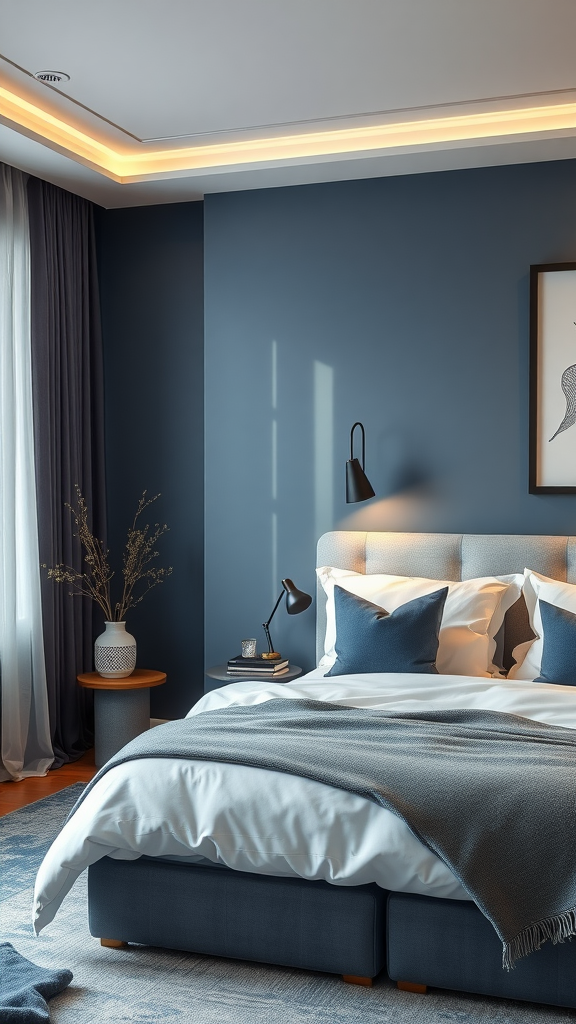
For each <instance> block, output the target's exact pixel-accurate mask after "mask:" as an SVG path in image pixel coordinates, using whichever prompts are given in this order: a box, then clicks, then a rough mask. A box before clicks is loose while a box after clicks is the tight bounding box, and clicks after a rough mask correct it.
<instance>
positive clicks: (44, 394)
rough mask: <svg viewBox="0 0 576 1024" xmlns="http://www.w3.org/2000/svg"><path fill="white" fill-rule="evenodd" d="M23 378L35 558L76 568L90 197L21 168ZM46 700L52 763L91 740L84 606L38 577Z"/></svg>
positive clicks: (89, 303)
mask: <svg viewBox="0 0 576 1024" xmlns="http://www.w3.org/2000/svg"><path fill="white" fill-rule="evenodd" d="M28 203H29V219H30V242H31V285H32V293H31V294H32V384H33V397H34V428H35V448H36V487H37V500H38V522H39V544H40V561H41V562H42V563H46V564H47V565H54V564H56V563H57V562H66V563H68V564H70V565H74V566H76V567H77V568H80V566H81V565H82V552H81V549H80V544H79V541H78V538H77V537H75V536H74V524H73V521H72V518H71V516H70V514H69V512H68V511H67V510H66V508H65V502H71V503H73V502H74V499H75V486H76V484H77V485H78V486H79V488H80V490H81V491H82V494H83V495H84V497H85V498H86V502H87V504H88V508H89V509H90V510H91V511H92V529H93V532H94V533H95V535H96V536H98V537H100V538H101V539H103V540H105V528H106V519H105V479H104V400H103V374H102V341H101V332H100V311H99V297H98V280H97V270H96V252H95V239H94V224H93V211H92V206H91V204H90V203H89V202H87V201H86V200H84V199H80V198H79V197H78V196H75V195H72V194H71V193H69V192H65V191H64V190H63V189H60V188H57V187H56V186H54V185H50V184H48V183H47V182H44V181H40V180H39V179H37V178H30V180H29V182H28ZM42 610H43V622H44V650H45V660H46V676H47V688H48V702H49V709H50V722H51V735H52V744H53V747H54V753H55V758H56V760H55V767H57V766H58V765H60V764H63V763H65V762H66V761H70V760H74V759H75V758H77V757H79V756H80V755H81V754H82V753H83V751H84V750H86V749H87V748H88V747H89V746H91V744H92V715H91V698H92V694H91V692H90V691H87V690H85V689H83V688H80V687H79V686H78V685H77V683H76V675H77V674H78V673H79V672H83V671H84V672H86V671H89V670H90V669H91V668H92V661H93V653H92V642H93V622H92V616H93V606H92V602H91V601H89V600H87V599H83V598H80V597H74V598H73V597H70V595H69V592H68V588H67V587H66V586H65V585H59V584H55V583H53V582H52V581H51V580H48V579H46V577H45V575H44V578H43V579H42Z"/></svg>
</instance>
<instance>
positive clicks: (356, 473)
mask: <svg viewBox="0 0 576 1024" xmlns="http://www.w3.org/2000/svg"><path fill="white" fill-rule="evenodd" d="M356 427H360V430H361V431H362V465H360V463H359V462H358V459H355V458H354V431H355V430H356ZM365 465H366V435H365V433H364V427H363V426H362V424H361V423H355V424H354V426H353V427H352V430H351V431H350V458H349V459H348V462H347V463H346V502H347V503H348V504H350V503H351V502H353V501H367V499H368V498H373V497H374V489H373V487H372V484H371V483H370V481H369V479H368V477H367V476H366V473H365V472H364V466H365Z"/></svg>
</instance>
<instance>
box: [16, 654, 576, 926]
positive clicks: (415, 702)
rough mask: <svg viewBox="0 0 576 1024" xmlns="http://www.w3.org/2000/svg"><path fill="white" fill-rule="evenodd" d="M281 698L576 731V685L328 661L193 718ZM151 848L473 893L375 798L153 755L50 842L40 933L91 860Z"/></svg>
mask: <svg viewBox="0 0 576 1024" xmlns="http://www.w3.org/2000/svg"><path fill="white" fill-rule="evenodd" d="M275 697H280V698H283V699H299V698H312V699H314V700H323V701H332V702H334V703H337V704H342V705H347V706H352V707H368V708H382V709H386V710H390V711H402V710H406V711H417V710H425V709H430V708H485V709H488V710H493V711H505V712H508V713H511V714H517V715H522V716H524V717H526V718H532V719H535V720H537V721H541V722H548V723H550V724H552V725H561V726H565V727H568V728H572V729H573V728H576V687H574V688H572V687H567V686H554V685H550V684H546V683H533V682H524V681H520V680H514V681H506V680H495V679H486V678H475V677H469V676H440V675H439V676H430V675H413V674H410V675H405V674H396V673H382V674H367V675H354V676H338V677H337V678H334V679H333V678H329V679H326V678H324V677H323V676H322V674H321V673H319V672H318V670H316V671H315V672H311V673H309V674H308V675H307V676H303V677H302V678H301V679H299V680H297V681H295V682H293V683H288V684H286V683H263V682H262V681H258V682H249V681H243V682H237V683H232V684H229V685H227V686H224V687H222V688H221V689H218V690H213V691H212V692H211V693H208V694H206V696H205V697H203V698H202V700H200V701H199V702H198V704H196V705H195V706H194V708H193V709H192V710H191V711H190V713H189V716H191V715H197V714H202V713H203V712H204V711H209V710H213V709H216V708H221V707H229V706H230V705H236V704H258V703H261V702H263V701H266V700H270V699H272V698H275ZM189 716H188V717H189ZM142 855H146V856H150V857H179V858H182V857H185V858H190V860H191V861H192V862H193V861H195V860H196V861H198V860H203V861H205V860H208V861H211V862H212V863H216V864H222V865H225V866H227V867H230V868H235V869H236V870H240V871H249V872H261V873H263V874H268V875H283V876H299V877H301V878H308V879H325V880H326V881H328V882H331V883H333V884H335V885H361V884H364V883H366V882H376V883H377V884H378V885H380V886H382V887H383V888H385V889H392V890H395V891H398V892H415V893H423V894H425V895H428V896H439V897H448V898H450V899H468V898H469V897H468V894H467V893H466V891H465V890H464V889H463V888H462V886H461V884H460V882H458V880H457V879H456V878H455V877H454V875H453V874H452V872H451V871H450V870H449V868H447V867H446V865H445V864H444V863H443V862H442V861H441V860H440V859H439V858H438V857H436V856H435V855H434V854H433V853H431V852H430V851H429V850H427V849H426V848H425V847H424V846H423V845H422V844H421V843H420V842H419V841H418V840H417V839H416V838H415V837H414V836H413V835H412V833H411V832H410V830H409V829H408V827H407V826H406V825H405V824H404V822H403V821H401V820H400V819H399V818H397V817H396V816H395V815H394V814H393V813H392V812H390V811H388V810H385V809H384V808H381V807H378V806H377V805H376V804H374V803H372V802H371V801H369V800H364V799H363V798H361V797H358V796H355V795H354V794H352V793H346V792H344V791H343V790H338V789H333V788H332V787H331V786H326V785H323V784H322V783H318V782H313V781H312V780H310V779H304V778H300V777H298V776H295V775H287V774H284V773H281V772H272V771H264V770H262V769H259V768H251V767H247V766H241V765H228V764H222V763H217V762H209V761H188V760H182V759H180V758H178V759H168V758H167V759H154V760H152V759H143V760H139V761H131V762H129V763H127V764H123V765H119V766H118V767H116V768H113V769H111V770H110V771H109V772H108V773H107V774H106V775H105V776H104V777H103V778H102V780H101V781H100V782H99V783H98V784H97V786H95V787H94V789H93V790H92V792H91V793H90V794H89V796H88V797H87V798H86V800H85V801H84V802H83V804H82V805H81V806H80V808H79V809H78V811H77V812H76V814H75V815H74V816H73V817H72V819H71V820H70V821H69V822H68V823H67V824H66V825H65V826H64V828H63V829H62V831H61V833H60V835H59V836H58V838H57V839H56V840H55V842H54V843H53V844H52V846H51V847H50V850H49V851H48V853H47V854H46V857H45V858H44V861H43V863H42V865H41V867H40V870H39V872H38V876H37V879H36V889H35V896H34V912H33V916H34V928H35V930H36V932H37V933H38V932H40V931H41V930H42V928H44V927H45V926H46V925H47V924H49V922H50V921H51V920H52V919H53V917H54V915H55V914H56V912H57V910H58V907H59V906H60V904H61V903H62V900H63V899H64V897H65V895H66V893H67V892H68V891H69V890H70V888H71V887H72V885H73V884H74V882H75V880H76V878H77V877H78V876H79V875H80V874H81V872H82V871H84V870H85V868H87V867H88V866H89V865H90V864H94V863H95V862H96V861H97V860H99V859H100V858H101V857H105V856H109V857H113V858H116V859H118V860H136V859H137V858H138V857H140V856H142Z"/></svg>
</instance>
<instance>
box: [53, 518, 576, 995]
mask: <svg viewBox="0 0 576 1024" xmlns="http://www.w3.org/2000/svg"><path fill="white" fill-rule="evenodd" d="M317 565H318V566H334V567H338V568H339V569H340V570H351V571H353V572H355V573H359V574H366V575H368V576H370V575H374V574H394V575H398V576H406V577H415V576H418V577H427V578H429V579H432V580H454V581H459V580H471V579H475V578H479V577H487V576H502V574H519V573H520V574H521V573H523V571H524V568H525V566H530V567H531V568H533V569H534V570H535V571H536V572H537V573H541V574H543V575H544V576H546V577H550V578H552V579H557V580H568V582H571V583H576V539H574V538H566V537H521V536H471V535H456V534H385V533H357V532H335V533H329V534H326V535H325V536H324V537H322V538H321V539H320V541H319V544H318V557H317ZM531 636H533V634H532V633H531V631H530V626H529V621H528V612H527V609H526V606H525V603H524V601H523V600H522V599H521V600H518V601H516V602H515V603H514V604H513V605H512V606H511V607H510V608H509V610H507V611H506V614H505V618H504V622H503V625H502V628H501V629H499V630H498V635H497V637H496V640H495V643H494V647H495V649H496V648H497V650H495V651H494V652H493V654H494V656H495V657H499V658H501V659H502V662H503V664H504V665H505V666H506V667H508V666H510V664H511V652H512V649H513V648H515V647H516V646H517V645H518V644H521V643H522V642H524V641H528V640H529V639H530V638H531ZM325 637H326V594H325V590H324V588H323V586H322V585H321V584H320V583H319V588H318V604H317V638H318V660H319V662H321V659H322V657H323V655H325ZM310 697H312V698H313V699H314V700H319V701H327V702H332V703H334V704H338V705H341V706H349V707H365V708H382V709H391V710H393V711H394V710H398V709H403V708H406V707H410V708H411V709H415V708H416V709H418V708H421V707H430V706H434V707H439V708H464V709H469V708H472V709H474V708H482V709H488V710H492V711H496V712H504V713H512V714H516V715H521V716H525V717H526V718H529V719H534V720H536V721H539V722H547V723H549V724H551V725H560V726H567V727H568V728H570V729H573V728H576V691H575V690H573V689H572V688H571V687H567V686H556V685H552V686H551V685H549V684H542V683H533V682H530V681H523V680H514V681H507V680H505V679H501V678H492V677H487V676H486V675H484V676H482V677H475V676H467V675H457V674H450V675H449V674H440V675H438V676H435V677H433V678H432V680H431V677H430V676H427V677H423V676H418V675H406V674H404V675H402V674H401V673H399V674H395V673H382V674H379V673H364V674H362V673H359V674H356V675H355V676H352V675H342V676H340V677H336V678H334V677H331V678H326V677H325V676H324V671H323V670H322V669H321V670H317V671H316V672H314V673H310V674H309V675H308V676H306V677H304V678H303V679H301V680H298V681H296V682H294V683H291V684H285V685H283V684H281V683H276V684H274V683H268V684H262V683H261V682H260V683H251V682H239V683H234V684H231V685H229V686H227V687H223V688H221V689H219V690H215V691H212V692H211V693H210V694H207V695H206V696H205V698H204V699H203V701H201V702H200V703H199V704H198V705H196V706H195V708H194V709H192V712H191V713H190V714H191V716H201V715H202V714H203V713H204V712H205V711H209V710H216V709H218V708H219V707H221V708H224V707H226V706H229V705H238V706H250V705H253V704H258V703H262V702H265V701H267V700H269V699H274V698H275V699H276V700H278V699H280V700H284V701H285V700H300V701H301V700H302V699H306V698H310ZM86 867H88V868H89V914H90V928H91V932H92V934H93V935H96V936H97V937H99V938H101V939H102V941H103V942H104V943H105V944H108V945H122V944H124V943H125V942H141V943H145V944H152V945H161V946H162V945H163V946H169V947H174V948H181V949H190V950H193V951H196V952H205V953H210V954H214V955H223V956H231V957H240V958H243V959H254V960H261V961H264V962H271V963H277V964H286V965H289V966H297V967H304V968H308V969H313V970H321V971H328V972H332V973H336V974H341V975H343V976H344V977H345V978H346V979H347V980H352V981H354V980H355V981H359V982H361V983H369V981H370V979H371V978H373V977H375V976H376V975H377V974H378V973H379V971H380V970H381V969H382V968H383V967H384V966H386V965H387V968H388V973H389V974H390V977H391V978H392V979H393V980H395V981H397V982H398V983H399V984H400V985H401V987H408V988H413V989H415V990H417V991H418V990H424V988H425V987H426V986H427V985H434V986H438V987H445V988H453V989H460V990H464V991H471V992H480V993H487V994H492V995H503V996H510V997H513V998H520V999H530V1000H535V1001H541V1002H548V1003H553V1004H556V1005H564V1006H576V983H575V982H574V981H573V980H572V978H573V976H574V973H575V972H574V969H575V968H576V946H574V945H572V944H571V943H562V944H558V945H552V944H551V943H548V944H546V945H544V946H543V947H542V948H541V949H539V950H538V951H537V952H535V953H533V954H532V955H531V956H530V957H529V958H528V959H527V960H521V961H519V963H518V965H517V966H516V968H515V970H514V971H510V972H506V971H503V970H502V966H501V948H500V943H499V942H498V939H497V937H496V935H495V934H494V933H493V930H492V928H491V926H490V925H489V924H488V922H487V921H486V918H485V917H484V916H483V915H482V914H481V913H480V911H479V910H478V909H477V908H476V907H475V906H474V904H473V903H471V902H470V898H469V894H468V892H467V891H466V890H465V889H464V888H463V887H462V885H461V883H460V882H459V880H458V879H457V878H456V877H455V876H454V874H453V873H452V872H451V871H450V870H449V868H448V867H447V865H446V864H445V863H443V862H442V860H441V859H440V858H438V857H436V856H435V855H434V854H432V853H431V852H430V850H428V849H425V847H424V846H422V845H421V844H420V843H419V842H418V840H417V839H416V838H415V837H414V835H412V833H411V832H410V830H409V829H408V828H407V827H406V825H405V824H404V822H403V821H401V820H400V819H399V818H398V817H396V816H395V815H394V814H392V813H391V812H390V811H389V810H386V809H384V808H382V807H381V806H376V805H374V804H371V803H370V802H369V801H367V800H365V799H363V798H361V797H360V796H357V795H355V794H354V793H350V792H344V791H339V790H335V789H332V788H331V787H329V786H326V785H323V784H321V783H319V782H317V781H313V780H311V779H308V778H306V779H304V778H300V777H299V776H295V775H294V776H292V775H282V774H280V773H277V772H276V773H274V772H269V773H266V774H263V773H262V770H261V769H259V768H254V767H249V766H237V765H233V766H231V765H225V764H215V763H211V762H201V761H195V762H185V763H184V762H180V763H179V767H178V768H177V767H176V766H175V764H174V763H173V762H172V761H168V760H166V761H165V762H164V761H155V762H154V763H153V764H152V763H151V762H148V761H146V760H140V761H134V762H130V764H122V765H118V766H117V767H115V768H113V769H112V770H111V771H110V772H108V773H107V774H106V775H105V776H104V777H103V779H102V780H101V781H100V782H99V783H98V787H96V788H95V789H94V790H93V791H92V793H91V794H90V797H89V798H87V799H86V801H85V802H84V804H83V805H82V806H81V807H80V808H79V809H78V811H77V812H76V814H75V815H74V816H73V818H72V819H71V821H70V822H69V823H68V825H67V826H66V827H65V829H64V830H63V832H62V833H61V835H60V836H59V838H58V840H57V841H56V843H55V844H54V845H53V847H52V848H51V850H50V852H49V854H48V855H47V858H46V860H45V861H44V864H43V865H42V868H41V870H40V872H39V876H38V880H37V888H36V908H35V926H36V929H37V930H38V931H39V930H41V928H43V927H44V926H45V925H46V924H48V923H49V921H50V920H51V918H52V917H53V916H54V914H55V913H56V911H57V908H58V906H59V903H60V902H61V900H62V898H63V896H64V895H65V892H66V891H67V890H68V889H69V888H70V886H71V884H73V882H74V880H75V878H76V877H77V876H78V875H79V874H80V872H81V871H82V870H84V869H85V868H86Z"/></svg>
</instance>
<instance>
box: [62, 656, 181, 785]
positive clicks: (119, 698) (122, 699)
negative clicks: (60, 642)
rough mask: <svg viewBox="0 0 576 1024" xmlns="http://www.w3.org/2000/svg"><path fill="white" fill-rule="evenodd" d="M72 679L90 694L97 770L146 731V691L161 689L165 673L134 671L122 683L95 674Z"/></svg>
mask: <svg viewBox="0 0 576 1024" xmlns="http://www.w3.org/2000/svg"><path fill="white" fill-rule="evenodd" d="M76 678H77V679H78V682H79V683H80V686H85V687H86V688H87V689H89V690H94V745H95V751H94V763H95V764H96V765H97V767H98V768H100V767H101V766H102V765H103V764H106V761H109V760H110V758H111V757H112V756H113V755H114V754H116V753H117V752H118V751H119V750H120V749H121V748H122V747H124V746H125V745H126V744H127V743H129V742H130V740H133V739H134V738H135V737H136V736H139V735H140V733H141V732H145V731H146V729H149V728H150V687H151V686H162V683H165V682H166V673H165V672H155V671H154V670H153V669H146V668H136V669H134V671H133V673H132V675H131V676H127V677H126V678H125V679H106V678H105V677H104V676H101V675H100V674H99V673H98V672H83V673H82V674H81V675H79V676H77V677H76Z"/></svg>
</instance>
